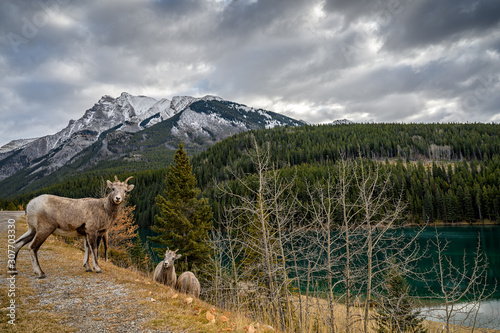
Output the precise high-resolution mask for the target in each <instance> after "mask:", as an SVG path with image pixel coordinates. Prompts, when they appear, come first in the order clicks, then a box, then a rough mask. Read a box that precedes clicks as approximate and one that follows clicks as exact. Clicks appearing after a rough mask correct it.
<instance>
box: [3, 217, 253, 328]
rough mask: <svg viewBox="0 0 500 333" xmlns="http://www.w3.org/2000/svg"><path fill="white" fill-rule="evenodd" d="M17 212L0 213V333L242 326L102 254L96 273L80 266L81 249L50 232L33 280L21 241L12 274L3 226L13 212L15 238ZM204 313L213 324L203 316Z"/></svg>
mask: <svg viewBox="0 0 500 333" xmlns="http://www.w3.org/2000/svg"><path fill="white" fill-rule="evenodd" d="M23 216H24V213H23V212H2V211H0V252H1V261H0V272H1V279H0V288H1V292H0V331H1V332H9V331H10V332H53V331H59V332H216V331H218V330H221V329H231V330H234V331H243V325H244V323H241V322H240V323H238V324H237V322H238V318H232V317H231V314H228V313H226V314H224V316H222V313H220V312H218V311H217V310H215V309H213V308H211V306H210V305H209V304H207V303H204V302H202V301H200V300H196V299H195V300H192V299H189V298H188V297H187V296H186V295H183V294H178V293H177V292H176V291H175V290H172V289H170V288H167V287H165V286H163V285H160V284H157V283H155V282H153V281H152V279H151V278H150V277H149V276H146V275H144V274H140V273H138V272H133V271H130V270H127V269H122V268H119V267H116V266H114V265H112V264H111V263H105V262H104V260H100V261H99V264H100V266H101V268H102V269H103V271H104V273H103V274H97V273H93V272H85V269H84V268H83V266H82V261H83V253H82V251H80V250H78V249H76V248H74V247H72V246H69V245H67V244H64V243H63V242H61V241H60V240H59V239H56V238H55V237H54V236H50V237H49V238H48V239H47V241H45V243H44V244H43V245H42V247H41V248H40V251H39V261H40V265H41V267H42V269H43V270H44V271H45V273H46V276H47V277H46V278H45V279H41V280H40V279H38V278H36V276H35V274H34V272H33V269H32V266H31V261H30V258H29V252H28V246H29V245H26V246H25V247H24V248H23V249H22V250H21V251H20V252H19V256H18V259H17V270H18V272H19V274H18V275H16V276H15V278H14V279H13V278H12V277H11V275H10V274H7V271H6V267H7V259H6V255H5V254H6V253H7V248H8V235H7V233H8V231H7V229H8V225H9V222H12V219H19V218H20V221H18V222H17V223H16V227H15V239H17V238H19V237H20V236H21V235H22V234H23V233H24V232H25V231H26V230H27V225H26V223H25V222H24V217H23ZM10 224H12V223H10ZM12 302H14V304H15V310H12V306H11V304H12ZM207 311H209V312H211V313H212V314H214V317H215V319H216V320H215V322H213V321H212V322H209V321H208V320H207V319H206V317H210V316H207V315H206V312H207ZM13 315H14V316H13ZM221 317H224V321H220V320H219V319H220V318H221ZM210 318H211V317H210ZM226 319H227V320H226ZM13 324H15V325H13Z"/></svg>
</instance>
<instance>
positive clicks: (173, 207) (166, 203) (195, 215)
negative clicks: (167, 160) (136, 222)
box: [149, 143, 213, 273]
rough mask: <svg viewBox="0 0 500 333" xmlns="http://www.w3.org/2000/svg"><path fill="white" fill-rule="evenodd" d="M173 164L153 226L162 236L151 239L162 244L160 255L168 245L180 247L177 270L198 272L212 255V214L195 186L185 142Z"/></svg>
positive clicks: (158, 250) (159, 196)
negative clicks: (209, 233) (210, 243)
mask: <svg viewBox="0 0 500 333" xmlns="http://www.w3.org/2000/svg"><path fill="white" fill-rule="evenodd" d="M174 163H175V165H170V170H169V172H168V173H167V176H166V181H165V184H166V190H165V191H164V196H162V195H158V196H157V197H156V205H157V207H158V209H159V211H160V214H159V215H156V216H155V220H154V226H153V227H152V228H151V229H152V230H153V231H155V232H157V233H159V235H158V236H155V237H150V238H149V240H150V241H152V242H154V243H157V244H160V245H162V246H163V247H160V248H155V251H157V252H158V253H159V254H160V256H161V257H163V254H164V251H165V247H169V248H171V249H179V253H180V254H182V259H181V260H178V261H177V263H178V266H177V267H178V270H179V271H181V272H182V271H186V270H192V271H194V272H195V273H197V271H199V270H201V269H202V267H203V266H204V265H205V264H206V263H207V262H208V259H209V256H210V248H209V245H208V231H209V230H210V229H211V227H212V215H213V213H212V209H211V207H210V206H209V205H208V200H207V199H205V198H198V195H199V194H200V192H201V191H200V190H199V189H198V188H197V187H196V177H195V176H194V175H193V173H192V167H191V164H190V162H189V158H188V156H187V154H186V152H185V151H184V145H183V143H181V144H180V145H179V149H178V150H177V151H176V152H175V157H174Z"/></svg>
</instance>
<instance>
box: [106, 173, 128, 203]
mask: <svg viewBox="0 0 500 333" xmlns="http://www.w3.org/2000/svg"><path fill="white" fill-rule="evenodd" d="M131 178H134V177H128V178H127V179H125V181H124V182H121V181H120V180H118V177H116V175H115V181H114V182H111V181H109V180H107V181H106V183H107V185H108V188H110V189H111V193H110V194H109V197H110V198H111V200H112V201H113V203H115V204H116V205H119V204H121V203H122V202H123V200H124V199H125V196H126V195H127V193H128V192H130V191H132V190H133V189H134V185H133V184H130V185H129V184H127V182H128V181H129V180H130V179H131Z"/></svg>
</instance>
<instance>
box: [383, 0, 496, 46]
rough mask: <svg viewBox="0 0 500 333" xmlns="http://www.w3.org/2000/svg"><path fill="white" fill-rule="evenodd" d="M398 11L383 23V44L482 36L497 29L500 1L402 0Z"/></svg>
mask: <svg viewBox="0 0 500 333" xmlns="http://www.w3.org/2000/svg"><path fill="white" fill-rule="evenodd" d="M402 2H403V3H404V7H403V8H402V10H401V12H400V13H398V14H395V15H392V16H391V17H390V20H388V21H389V23H388V24H387V25H386V26H383V27H382V29H381V34H382V35H384V36H385V38H386V43H385V47H387V48H389V49H393V50H398V49H405V48H415V47H422V46H425V45H434V44H438V43H441V42H444V43H450V42H453V41H456V40H459V39H461V38H474V36H476V37H481V36H482V34H484V32H485V31H488V30H492V29H498V25H499V22H500V2H498V1H496V0H480V1H470V0H443V1H434V0H424V1H402Z"/></svg>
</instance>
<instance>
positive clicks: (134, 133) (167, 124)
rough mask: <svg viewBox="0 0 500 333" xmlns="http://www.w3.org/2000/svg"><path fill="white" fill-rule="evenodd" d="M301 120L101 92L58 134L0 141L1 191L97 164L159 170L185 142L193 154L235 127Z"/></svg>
mask: <svg viewBox="0 0 500 333" xmlns="http://www.w3.org/2000/svg"><path fill="white" fill-rule="evenodd" d="M300 125H303V123H302V122H300V121H296V120H294V119H291V118H288V117H286V116H283V115H280V114H277V113H274V112H270V111H266V110H262V109H255V108H252V107H248V106H246V105H243V104H238V103H235V102H231V101H226V100H223V99H222V98H220V97H215V96H205V97H202V98H195V97H189V96H176V97H174V98H173V99H172V100H171V101H170V100H167V99H161V100H159V101H157V100H155V99H153V98H150V97H147V96H132V95H130V94H127V93H122V94H121V95H120V96H119V97H117V98H113V97H111V96H103V97H102V98H101V99H100V100H99V101H98V102H97V103H96V104H95V105H94V106H93V107H92V108H90V109H88V110H87V111H86V112H85V114H84V115H83V116H82V117H81V118H80V119H78V120H71V121H70V122H69V124H68V126H66V127H65V128H64V129H62V130H60V131H59V132H57V133H56V134H53V135H47V136H44V137H41V138H36V139H29V140H15V141H13V142H10V143H8V144H6V145H4V146H3V147H0V186H1V187H2V193H0V197H4V198H5V197H8V196H11V195H14V194H19V193H22V192H24V193H26V192H30V191H33V190H36V189H39V188H42V187H45V186H49V185H51V184H53V183H54V182H60V181H61V180H63V179H69V178H71V177H74V176H75V175H79V174H81V173H83V172H86V171H91V170H108V171H109V172H125V171H128V172H136V171H141V170H152V169H159V168H162V167H164V166H165V164H168V163H169V162H170V161H171V160H172V155H173V151H175V149H176V148H177V146H178V144H179V143H180V142H181V141H183V142H184V144H185V146H186V149H187V150H188V151H189V152H191V153H192V154H194V153H196V152H200V151H203V150H205V149H206V148H207V147H209V146H211V145H213V144H215V143H216V142H219V141H221V140H223V139H225V138H227V137H229V136H231V135H234V134H237V133H241V132H245V131H249V130H255V129H259V128H273V127H277V126H300ZM111 170H113V171H111Z"/></svg>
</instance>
